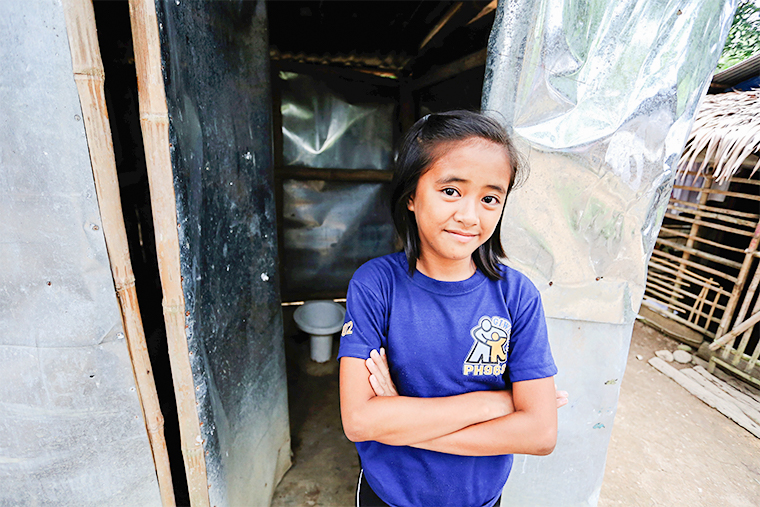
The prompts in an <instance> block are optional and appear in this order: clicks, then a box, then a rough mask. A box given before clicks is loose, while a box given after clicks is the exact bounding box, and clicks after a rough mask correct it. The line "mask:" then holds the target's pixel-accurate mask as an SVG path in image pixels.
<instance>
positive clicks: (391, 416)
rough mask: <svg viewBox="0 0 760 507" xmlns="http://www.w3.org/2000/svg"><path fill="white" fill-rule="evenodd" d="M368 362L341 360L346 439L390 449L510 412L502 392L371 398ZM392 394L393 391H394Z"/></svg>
mask: <svg viewBox="0 0 760 507" xmlns="http://www.w3.org/2000/svg"><path fill="white" fill-rule="evenodd" d="M368 362H369V360H368V361H364V360H362V359H357V358H353V357H343V358H341V360H340V411H341V418H342V420H343V430H344V431H345V433H346V436H347V437H348V438H349V440H352V441H354V442H363V441H367V440H374V441H377V442H382V443H384V444H389V445H411V444H416V443H420V442H427V441H431V443H430V444H428V445H438V444H435V443H432V442H434V439H437V438H439V437H442V436H444V435H448V434H451V433H454V432H456V431H458V430H461V429H463V428H467V427H468V426H472V425H474V424H478V423H482V422H485V421H491V420H494V419H497V418H500V417H502V416H504V415H506V414H508V413H510V412H511V411H512V410H513V409H512V403H511V397H510V396H509V393H508V392H507V391H479V392H472V393H465V394H460V395H457V396H449V397H443V398H412V397H406V396H398V395H396V396H376V395H375V392H374V391H373V389H372V386H371V384H370V380H369V376H370V373H369V371H368V370H367V368H368ZM394 391H395V388H394Z"/></svg>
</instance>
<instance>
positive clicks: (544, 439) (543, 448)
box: [534, 428, 557, 456]
mask: <svg viewBox="0 0 760 507" xmlns="http://www.w3.org/2000/svg"><path fill="white" fill-rule="evenodd" d="M556 446H557V430H556V428H553V429H552V430H549V431H546V432H544V434H543V435H542V436H541V438H539V439H538V440H537V441H536V449H535V453H534V454H535V455H536V456H548V455H549V454H551V453H552V452H553V451H554V448H555V447H556Z"/></svg>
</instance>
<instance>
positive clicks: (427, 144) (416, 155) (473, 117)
mask: <svg viewBox="0 0 760 507" xmlns="http://www.w3.org/2000/svg"><path fill="white" fill-rule="evenodd" d="M472 139H484V140H486V141H490V142H492V143H494V144H496V145H499V146H501V147H502V148H503V149H504V151H505V153H506V155H507V159H508V161H509V165H510V168H511V170H512V174H511V178H510V180H509V188H507V196H508V195H509V193H510V192H511V191H512V189H513V188H514V187H515V186H519V185H520V184H522V183H523V182H524V180H525V178H526V177H527V164H526V163H525V161H524V159H523V157H522V155H521V154H520V153H519V152H518V151H517V149H516V148H515V146H514V144H513V143H512V140H511V139H510V137H509V135H508V134H507V131H506V129H505V128H504V127H503V126H502V125H501V124H500V123H499V122H498V121H496V120H495V119H493V118H491V117H489V116H486V115H484V114H481V113H475V112H472V111H450V112H448V113H435V114H429V115H427V116H425V117H424V118H421V119H420V120H417V122H416V123H415V124H414V125H413V126H412V128H411V129H409V131H408V132H407V133H406V135H405V136H404V137H403V139H402V140H401V144H400V147H399V149H398V152H397V153H396V159H395V164H394V173H393V182H392V183H391V213H392V214H393V224H394V225H395V227H396V232H397V233H398V235H399V237H400V239H401V242H402V243H403V245H404V252H405V253H406V260H407V263H408V264H409V274H410V275H414V271H415V269H416V268H417V259H419V256H420V235H419V231H418V230H417V221H416V220H415V217H414V213H413V212H412V211H409V209H408V208H407V205H408V203H409V199H411V197H412V196H413V195H414V193H415V191H416V190H417V182H418V181H419V179H420V176H422V174H423V173H425V171H427V169H428V168H429V167H430V166H431V165H432V164H433V163H434V162H435V160H436V159H437V158H438V157H440V156H441V155H442V152H441V150H442V149H445V146H444V145H445V144H446V143H451V142H456V141H460V142H461V141H467V140H472ZM505 204H506V199H505ZM502 216H503V210H502ZM500 230H501V217H499V223H498V224H497V225H496V229H495V232H494V234H493V235H492V236H491V237H490V238H488V240H487V241H486V242H485V243H483V244H482V245H480V246H479V247H478V249H477V250H475V251H474V252H473V253H472V260H473V261H474V262H475V266H477V268H478V269H480V270H481V271H482V272H483V273H484V274H485V275H486V276H487V277H488V278H490V279H492V280H499V279H501V278H502V276H501V270H500V268H499V265H500V264H501V260H500V259H501V258H504V257H506V255H505V254H504V248H503V247H502V244H501V234H500Z"/></svg>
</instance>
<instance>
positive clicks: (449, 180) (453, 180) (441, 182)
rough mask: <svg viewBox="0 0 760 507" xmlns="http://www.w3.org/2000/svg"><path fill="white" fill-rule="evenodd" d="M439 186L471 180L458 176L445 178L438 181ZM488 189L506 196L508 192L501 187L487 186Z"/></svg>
mask: <svg viewBox="0 0 760 507" xmlns="http://www.w3.org/2000/svg"><path fill="white" fill-rule="evenodd" d="M436 183H438V184H439V185H447V184H449V183H470V180H467V179H464V178H460V177H458V176H444V177H443V178H440V179H439V180H438V181H436ZM486 188H490V189H492V190H494V191H496V192H500V193H502V194H506V193H507V192H506V190H504V187H502V186H501V185H486Z"/></svg>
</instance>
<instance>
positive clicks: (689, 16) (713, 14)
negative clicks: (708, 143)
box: [483, 0, 735, 507]
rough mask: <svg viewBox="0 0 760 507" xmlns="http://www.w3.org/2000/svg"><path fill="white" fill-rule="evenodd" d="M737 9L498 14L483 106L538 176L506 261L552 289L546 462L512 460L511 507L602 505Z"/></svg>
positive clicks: (573, 7)
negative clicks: (685, 160)
mask: <svg viewBox="0 0 760 507" xmlns="http://www.w3.org/2000/svg"><path fill="white" fill-rule="evenodd" d="M734 8H735V2H734V1H725V0H691V1H666V2H649V1H646V0H638V1H637V0H623V1H608V2H596V3H591V2H575V1H571V0H565V1H562V0H541V1H530V0H515V1H511V2H499V8H498V11H497V15H496V20H495V22H494V28H493V31H492V33H491V39H490V41H489V48H488V62H487V67H486V80H485V84H484V93H483V95H484V100H483V108H484V109H487V110H493V111H496V112H497V114H498V115H500V116H501V117H502V119H503V120H504V121H506V123H507V124H508V125H510V126H511V128H512V130H513V133H514V136H515V138H516V139H517V140H518V142H519V143H520V144H522V145H523V147H524V151H525V152H526V153H527V154H528V156H529V161H530V166H531V174H530V178H529V180H528V183H527V185H526V186H525V187H524V188H522V189H519V190H517V191H516V192H515V193H514V194H513V195H512V196H511V197H510V200H509V202H508V204H507V208H506V211H505V216H504V220H503V223H504V228H503V230H502V240H503V243H504V245H505V249H506V253H507V255H508V256H509V258H510V264H511V265H512V266H514V267H516V268H517V269H519V270H520V271H522V272H523V273H525V274H527V275H528V276H529V277H530V278H531V279H532V280H533V282H534V283H535V284H536V285H537V286H538V288H539V290H540V291H541V294H542V298H543V301H544V305H545V307H546V315H547V320H548V325H549V332H550V340H551V343H552V349H553V352H554V355H555V358H556V360H557V363H558V366H559V370H560V373H559V375H558V376H557V384H558V385H559V386H560V387H561V388H562V389H566V390H568V391H569V392H570V400H571V401H570V405H569V406H568V407H566V408H563V409H561V410H560V429H559V438H558V444H557V448H556V450H555V451H554V453H553V454H552V455H551V456H549V457H542V458H537V457H524V456H522V457H517V458H516V459H515V464H514V467H513V471H512V476H511V477H510V479H509V481H508V482H507V486H506V488H505V491H504V499H503V501H502V505H505V506H506V505H510V506H520V507H525V506H533V505H535V506H542V507H546V506H553V505H562V506H567V505H596V503H597V500H598V497H599V493H600V491H601V486H602V477H603V475H604V464H605V458H606V452H607V444H608V442H609V438H610V432H611V430H612V422H613V419H614V416H615V410H616V407H617V399H618V394H619V389H620V381H621V380H622V378H623V372H624V369H625V363H626V357H627V353H628V349H629V345H630V337H631V331H632V326H633V322H634V319H635V317H636V314H637V312H638V309H639V306H640V304H641V300H642V297H643V293H644V286H645V281H646V265H647V262H648V259H649V256H650V255H651V252H652V248H653V246H654V242H655V239H656V238H657V233H658V231H659V228H660V224H661V221H662V217H663V213H664V210H665V206H666V204H667V202H668V197H669V195H670V191H671V188H672V185H673V179H674V176H675V169H676V163H677V161H678V158H679V155H680V153H681V151H682V149H683V146H684V143H685V142H686V137H687V135H688V133H689V130H690V127H691V123H692V120H693V116H694V112H695V109H696V107H697V104H698V102H699V99H700V97H702V95H703V94H704V93H705V91H706V88H707V86H708V84H709V80H710V76H711V74H712V72H713V70H714V68H715V65H716V62H717V60H718V57H719V55H720V50H721V48H722V47H723V43H724V40H725V37H726V35H727V33H728V28H729V27H730V24H731V20H732V14H733V10H734Z"/></svg>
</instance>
